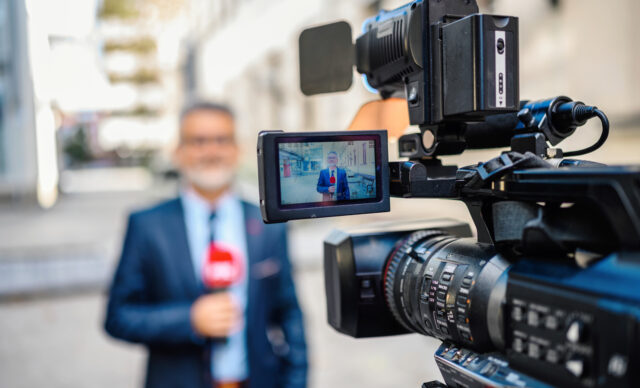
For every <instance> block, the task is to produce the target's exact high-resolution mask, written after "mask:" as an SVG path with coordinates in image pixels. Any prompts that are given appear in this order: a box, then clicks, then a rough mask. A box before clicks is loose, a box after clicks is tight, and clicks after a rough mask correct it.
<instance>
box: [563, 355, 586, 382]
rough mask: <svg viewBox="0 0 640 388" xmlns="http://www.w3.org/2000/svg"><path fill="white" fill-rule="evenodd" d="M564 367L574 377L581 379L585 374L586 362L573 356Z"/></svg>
mask: <svg viewBox="0 0 640 388" xmlns="http://www.w3.org/2000/svg"><path fill="white" fill-rule="evenodd" d="M564 367H565V368H566V369H567V370H568V371H569V373H571V374H572V375H574V376H576V377H578V378H580V377H582V376H584V374H585V363H584V360H583V359H582V358H581V357H579V356H573V357H571V358H569V359H568V360H567V361H566V362H565V363H564Z"/></svg>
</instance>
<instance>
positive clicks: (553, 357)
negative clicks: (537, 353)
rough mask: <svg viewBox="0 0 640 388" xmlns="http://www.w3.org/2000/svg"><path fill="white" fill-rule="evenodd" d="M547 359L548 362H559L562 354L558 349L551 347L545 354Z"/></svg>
mask: <svg viewBox="0 0 640 388" xmlns="http://www.w3.org/2000/svg"><path fill="white" fill-rule="evenodd" d="M545 360H547V361H548V362H552V363H554V364H555V363H557V362H558V361H559V360H560V356H559V354H558V351H557V350H555V349H549V350H547V354H546V356H545Z"/></svg>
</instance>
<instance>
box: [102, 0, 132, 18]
mask: <svg viewBox="0 0 640 388" xmlns="http://www.w3.org/2000/svg"><path fill="white" fill-rule="evenodd" d="M136 5H137V1H133V0H104V1H103V3H102V8H101V9H100V13H99V17H100V18H101V19H135V18H137V17H138V16H139V11H138V8H137V7H136Z"/></svg>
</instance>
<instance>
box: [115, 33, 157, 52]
mask: <svg viewBox="0 0 640 388" xmlns="http://www.w3.org/2000/svg"><path fill="white" fill-rule="evenodd" d="M156 48H157V47H156V42H155V41H154V40H153V39H152V38H150V37H142V38H139V39H136V40H131V41H126V42H120V41H109V42H106V43H105V45H104V51H105V52H112V51H129V52H133V53H136V54H150V53H153V52H155V51H156Z"/></svg>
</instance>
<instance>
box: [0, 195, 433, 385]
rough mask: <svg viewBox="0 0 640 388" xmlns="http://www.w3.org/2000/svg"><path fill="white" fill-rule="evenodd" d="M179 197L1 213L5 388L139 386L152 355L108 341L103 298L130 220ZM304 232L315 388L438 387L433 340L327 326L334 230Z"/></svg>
mask: <svg viewBox="0 0 640 388" xmlns="http://www.w3.org/2000/svg"><path fill="white" fill-rule="evenodd" d="M173 191H174V190H172V189H171V188H170V187H158V188H156V189H155V190H153V191H144V192H127V193H93V194H76V195H70V196H64V197H62V198H61V200H60V201H59V202H58V204H57V205H56V206H55V207H54V208H53V209H51V210H49V211H48V212H46V213H43V212H41V211H39V210H38V209H32V208H30V207H29V206H25V207H22V206H15V205H12V206H7V205H6V204H3V205H1V210H0V230H2V231H3V233H2V235H1V237H0V287H1V288H0V387H12V388H27V387H36V386H47V387H51V388H57V387H59V388H64V387H97V388H101V387H104V388H107V387H135V386H140V384H141V380H142V379H143V377H144V362H145V356H144V354H145V352H144V349H143V348H142V347H140V346H136V345H127V344H124V343H122V342H119V341H114V340H113V339H111V338H109V337H107V335H106V334H105V333H104V331H103V329H102V320H103V315H104V307H105V303H106V299H105V296H104V291H103V290H104V286H105V285H106V284H107V283H108V281H109V280H110V276H111V272H112V270H113V266H114V265H115V263H116V259H117V255H118V254H119V252H118V251H119V249H120V243H121V239H122V233H123V232H124V227H125V223H126V215H127V213H128V211H130V210H132V209H135V208H139V207H141V206H143V205H145V204H149V203H153V202H155V201H158V200H159V199H160V198H162V197H166V196H169V195H170V194H171V193H172V192H173ZM87 220H90V222H87ZM344 220H347V218H344V219H343V221H344ZM299 225H300V226H297V227H296V225H295V224H294V225H292V226H294V227H295V229H294V230H293V231H292V232H293V233H292V237H293V241H292V242H291V245H292V250H293V252H292V256H293V259H294V260H295V265H296V272H295V277H296V284H297V287H298V295H299V298H300V302H301V304H302V307H303V309H304V311H305V313H306V316H305V318H306V324H307V333H308V340H309V346H310V352H309V354H310V356H311V364H312V369H311V381H312V385H311V386H312V387H328V386H335V387H350V386H369V387H390V386H398V387H400V386H406V387H419V386H420V383H421V382H422V380H425V381H426V380H428V379H435V378H439V377H438V376H439V374H438V372H437V369H436V367H435V362H434V361H433V357H432V355H433V352H434V351H435V349H436V347H437V346H438V341H436V340H434V339H430V338H425V337H421V336H418V335H408V336H400V337H391V338H383V339H372V340H355V339H352V338H350V337H347V336H344V335H342V334H339V333H337V332H336V331H334V330H333V329H332V328H330V327H329V326H328V324H327V323H326V314H325V306H326V302H325V296H324V282H323V277H322V267H321V261H322V260H321V257H322V256H321V246H322V245H321V240H322V236H324V235H325V234H327V233H328V230H329V229H330V228H331V227H333V226H334V225H332V223H331V221H327V220H323V221H321V222H316V223H315V224H314V223H309V222H304V221H303V222H301V224H299ZM34 237H36V238H35V239H34ZM18 370H29V371H33V372H32V373H26V374H25V373H15V371H18ZM35 371H37V373H36V372H35Z"/></svg>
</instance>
